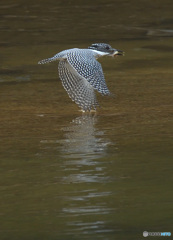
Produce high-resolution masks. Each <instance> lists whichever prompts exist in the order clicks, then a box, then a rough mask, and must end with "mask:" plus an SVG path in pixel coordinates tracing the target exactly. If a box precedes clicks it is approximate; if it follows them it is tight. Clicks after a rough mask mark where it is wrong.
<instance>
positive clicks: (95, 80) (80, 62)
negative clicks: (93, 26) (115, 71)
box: [39, 43, 120, 111]
mask: <svg viewBox="0 0 173 240" xmlns="http://www.w3.org/2000/svg"><path fill="white" fill-rule="evenodd" d="M100 49H101V50H100ZM119 52H120V51H119V50H116V49H113V48H111V46H110V45H108V44H102V43H101V44H100V43H99V44H92V45H91V47H89V48H88V49H78V48H73V49H69V50H64V51H62V52H60V53H58V54H56V55H55V56H53V57H52V58H48V59H44V60H41V61H40V62H39V64H44V63H48V62H52V61H55V60H60V62H59V66H58V71H59V77H60V79H61V81H62V85H63V87H64V88H65V90H66V91H67V93H68V95H69V97H70V98H71V99H72V100H73V101H74V102H75V103H76V104H78V105H79V107H80V108H81V109H82V110H83V111H90V110H91V109H95V110H96V108H97V106H98V102H97V99H96V95H95V90H97V91H98V92H99V93H101V94H102V95H110V92H109V90H108V87H107V85H106V82H105V79H104V74H103V70H102V66H101V64H100V63H99V62H98V61H97V60H96V58H98V57H100V56H103V55H111V56H112V55H114V53H115V54H118V53H119Z"/></svg>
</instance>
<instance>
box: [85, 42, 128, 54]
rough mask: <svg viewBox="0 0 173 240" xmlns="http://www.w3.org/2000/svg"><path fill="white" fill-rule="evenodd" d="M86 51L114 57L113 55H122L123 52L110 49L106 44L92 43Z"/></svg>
mask: <svg viewBox="0 0 173 240" xmlns="http://www.w3.org/2000/svg"><path fill="white" fill-rule="evenodd" d="M88 49H92V50H94V51H95V52H97V53H98V54H100V55H107V56H112V57H114V56H115V55H123V54H124V52H123V51H121V50H118V49H115V48H112V47H111V46H110V45H109V44H107V43H93V44H92V45H91V46H90V47H88Z"/></svg>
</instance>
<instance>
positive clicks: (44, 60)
mask: <svg viewBox="0 0 173 240" xmlns="http://www.w3.org/2000/svg"><path fill="white" fill-rule="evenodd" d="M55 60H56V59H54V57H52V58H47V59H43V60H41V61H39V62H38V64H45V63H50V62H53V61H55Z"/></svg>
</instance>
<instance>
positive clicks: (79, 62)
mask: <svg viewBox="0 0 173 240" xmlns="http://www.w3.org/2000/svg"><path fill="white" fill-rule="evenodd" d="M67 61H68V63H69V64H70V65H71V66H72V67H73V68H74V69H75V70H76V72H77V73H78V74H79V75H80V76H81V77H82V78H84V79H86V80H87V81H88V82H89V83H90V84H91V86H92V87H93V88H94V89H96V90H97V91H98V92H100V93H101V94H102V95H110V92H109V90H108V87H107V85H106V82H105V78H104V74H103V70H102V66H101V64H100V63H99V62H98V61H97V60H96V59H95V56H94V54H93V53H92V51H90V50H88V49H77V50H76V49H74V50H73V51H69V52H68V53H67Z"/></svg>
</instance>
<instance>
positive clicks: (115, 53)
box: [112, 49, 124, 57]
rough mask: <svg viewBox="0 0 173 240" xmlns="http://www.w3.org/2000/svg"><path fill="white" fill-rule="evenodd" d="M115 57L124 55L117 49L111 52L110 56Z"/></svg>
mask: <svg viewBox="0 0 173 240" xmlns="http://www.w3.org/2000/svg"><path fill="white" fill-rule="evenodd" d="M116 55H121V56H123V55H124V52H123V51H121V50H118V49H114V52H113V54H112V56H113V57H114V56H116Z"/></svg>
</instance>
